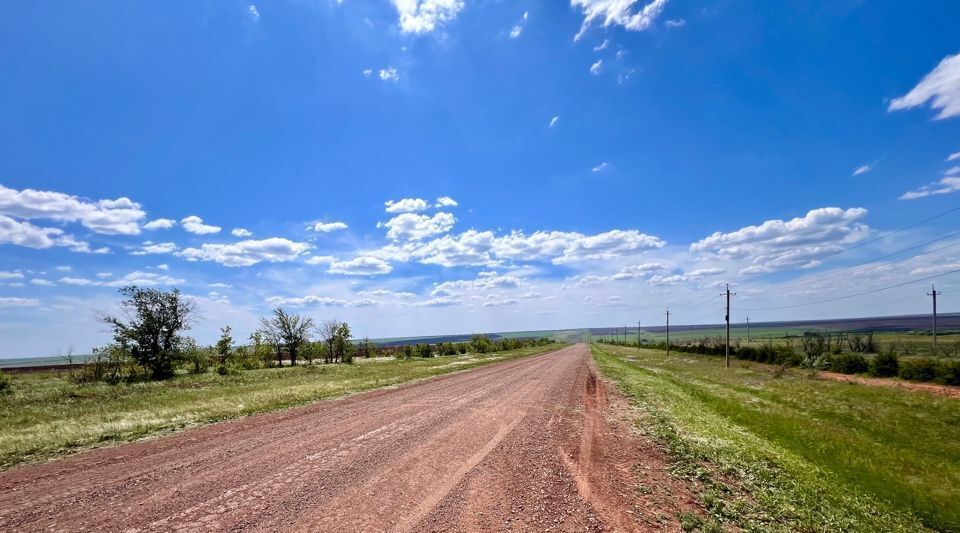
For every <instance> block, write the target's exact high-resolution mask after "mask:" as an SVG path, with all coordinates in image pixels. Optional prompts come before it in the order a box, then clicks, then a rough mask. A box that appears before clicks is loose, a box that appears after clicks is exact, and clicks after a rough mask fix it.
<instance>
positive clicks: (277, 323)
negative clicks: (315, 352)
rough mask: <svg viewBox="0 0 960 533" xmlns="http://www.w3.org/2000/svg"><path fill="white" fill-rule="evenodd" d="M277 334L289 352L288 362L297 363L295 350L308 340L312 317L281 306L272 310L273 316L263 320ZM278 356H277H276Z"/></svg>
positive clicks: (294, 364) (311, 327)
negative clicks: (287, 310)
mask: <svg viewBox="0 0 960 533" xmlns="http://www.w3.org/2000/svg"><path fill="white" fill-rule="evenodd" d="M263 322H264V323H265V324H266V325H269V327H270V329H271V330H272V331H274V332H275V334H276V335H277V336H278V340H279V341H280V343H282V344H283V347H284V348H286V349H287V353H289V354H290V364H291V365H292V366H296V365H297V351H298V350H299V349H300V347H301V346H303V343H305V342H307V341H309V340H310V330H311V329H313V319H312V318H309V317H302V316H300V315H296V314H292V313H287V312H286V311H284V310H283V308H280V307H278V308H276V309H274V310H273V318H272V319H269V320H264V321H263ZM278 358H279V357H278Z"/></svg>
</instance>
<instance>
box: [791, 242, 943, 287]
mask: <svg viewBox="0 0 960 533" xmlns="http://www.w3.org/2000/svg"><path fill="white" fill-rule="evenodd" d="M958 235H960V231H957V232H954V233H951V234H949V235H945V236H943V237H938V238H936V239H933V240H930V241H926V242H923V243H920V244H916V245H914V246H909V247H907V248H903V249H900V250H897V251H896V252H891V253H888V254H885V255H881V256H880V257H874V258H873V259H868V260H866V261H862V262H860V263H856V264H853V265H848V266H845V267H841V268H838V269H835V270H832V271H829V272H823V273H821V274H814V275H813V276H810V277H808V278H802V279H796V280H793V281H789V282H787V283H781V284H778V285H774V287H775V288H778V289H782V288H785V287H792V286H795V285H805V284H809V283H813V282H820V281H824V280H827V279H832V278H835V277H837V276H840V275H842V274H844V273H845V272H844V271H846V270H851V269H854V268H857V267H861V266H864V265H869V264H871V263H876V262H877V261H881V260H883V259H886V258H888V257H893V256H895V255H900V254H902V253H903V252H908V251H910V250H915V249H917V248H922V247H924V246H927V245H930V244H933V243H935V242H939V241H942V240H946V239H949V238H951V237H956V236H958ZM954 246H960V242H955V243H952V244H947V245H945V246H941V247H939V248H934V249H933V250H927V251H925V252H921V253H919V254H914V255H911V256H907V257H904V258H901V259H897V260H896V261H891V262H889V263H886V264H893V263H900V262H903V261H907V260H909V259H915V258H917V257H923V256H925V255H930V254H932V253H936V252H939V251H941V250H946V249H947V248H953V247H954Z"/></svg>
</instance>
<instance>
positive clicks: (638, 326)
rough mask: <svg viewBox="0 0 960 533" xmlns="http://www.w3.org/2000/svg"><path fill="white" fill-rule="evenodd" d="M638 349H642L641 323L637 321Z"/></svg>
mask: <svg viewBox="0 0 960 533" xmlns="http://www.w3.org/2000/svg"><path fill="white" fill-rule="evenodd" d="M637 349H638V350H639V349H640V321H639V320H637Z"/></svg>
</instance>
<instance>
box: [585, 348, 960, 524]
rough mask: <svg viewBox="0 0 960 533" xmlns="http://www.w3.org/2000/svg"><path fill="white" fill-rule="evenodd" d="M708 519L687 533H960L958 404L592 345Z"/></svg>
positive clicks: (689, 520)
mask: <svg viewBox="0 0 960 533" xmlns="http://www.w3.org/2000/svg"><path fill="white" fill-rule="evenodd" d="M592 349H593V354H594V358H595V359H596V361H597V364H598V366H599V367H600V369H601V371H602V372H603V373H604V374H605V375H606V376H608V377H610V378H612V379H613V380H614V381H615V382H616V383H617V384H618V385H619V387H620V390H621V391H623V392H624V393H625V394H627V395H628V396H629V397H630V398H631V399H632V400H633V403H634V405H635V406H637V407H638V408H639V412H640V415H639V420H638V427H640V428H641V429H642V430H643V431H645V432H646V433H647V434H649V435H651V436H652V437H653V438H655V439H657V440H658V441H660V442H663V443H665V444H666V445H667V447H668V448H669V450H670V452H671V455H672V456H673V458H674V460H675V463H674V466H673V468H674V469H675V473H676V474H677V475H680V476H684V477H688V478H689V479H691V480H694V481H695V483H696V484H697V486H699V487H700V489H699V491H700V498H701V499H702V501H703V502H704V503H705V504H706V506H707V508H708V509H709V510H710V517H709V519H708V520H706V521H702V520H700V519H698V518H697V517H694V516H686V517H684V518H685V523H686V527H688V528H689V529H698V528H699V529H702V530H716V529H717V528H719V527H721V524H726V525H730V524H733V525H736V526H739V527H740V528H743V529H745V530H750V531H777V530H783V531H870V532H876V531H885V532H886V531H904V532H907V531H909V532H914V531H925V530H928V529H933V530H945V531H960V400H957V399H950V398H944V397H939V396H935V395H931V394H927V393H923V392H912V391H906V390H898V389H889V388H882V387H869V386H863V385H850V384H846V383H837V382H828V381H820V380H814V379H810V378H809V377H808V376H807V374H806V373H805V372H804V371H803V370H799V369H788V370H786V371H785V372H784V373H783V374H782V375H781V376H779V377H778V376H777V372H773V371H771V370H770V369H769V368H761V367H760V366H759V365H753V368H751V364H750V363H747V362H742V361H734V363H733V366H732V367H731V368H729V369H727V368H724V367H723V362H722V360H720V359H718V358H713V357H707V356H697V355H691V354H679V355H678V354H672V355H671V356H670V357H667V356H666V353H665V352H662V351H656V350H646V349H644V350H637V349H635V348H622V347H615V346H601V345H593V346H592Z"/></svg>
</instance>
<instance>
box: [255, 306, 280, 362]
mask: <svg viewBox="0 0 960 533" xmlns="http://www.w3.org/2000/svg"><path fill="white" fill-rule="evenodd" d="M260 336H261V337H262V338H263V340H264V341H265V342H266V344H268V345H270V346H271V347H272V348H273V350H274V352H275V353H276V354H277V366H278V367H281V366H283V338H282V337H281V336H280V330H279V329H278V328H277V326H276V324H274V322H273V320H272V319H269V318H266V317H260Z"/></svg>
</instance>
